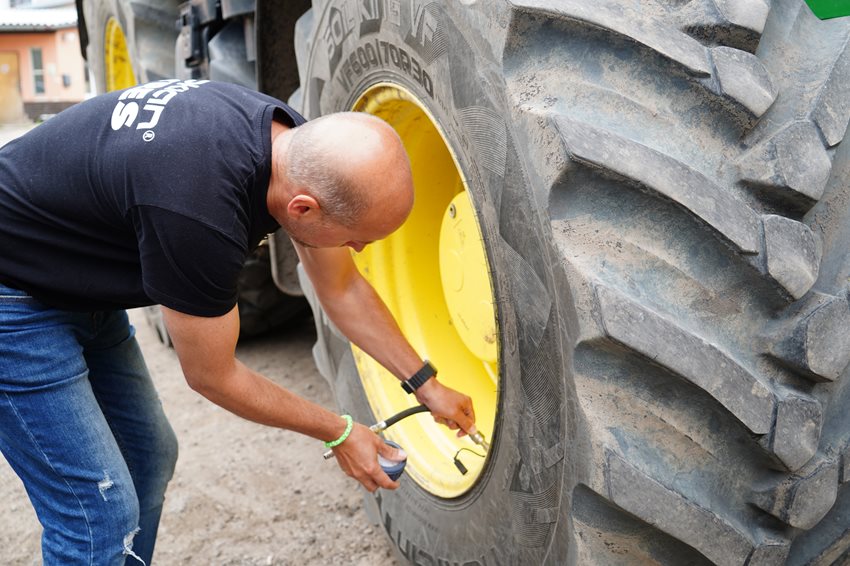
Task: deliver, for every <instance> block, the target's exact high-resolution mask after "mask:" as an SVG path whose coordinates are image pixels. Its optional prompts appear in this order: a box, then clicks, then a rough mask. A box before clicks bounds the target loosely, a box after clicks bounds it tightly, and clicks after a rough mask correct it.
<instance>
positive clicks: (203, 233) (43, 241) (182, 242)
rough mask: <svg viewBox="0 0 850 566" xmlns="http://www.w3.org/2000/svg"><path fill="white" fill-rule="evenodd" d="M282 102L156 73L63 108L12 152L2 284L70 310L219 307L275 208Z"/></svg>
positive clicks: (3, 206) (232, 292)
mask: <svg viewBox="0 0 850 566" xmlns="http://www.w3.org/2000/svg"><path fill="white" fill-rule="evenodd" d="M272 119H276V120H278V121H280V122H282V123H284V124H286V125H288V126H290V127H293V126H298V125H300V124H302V123H304V118H302V117H301V116H300V115H299V114H298V113H297V112H295V111H294V110H292V109H291V108H289V107H288V106H287V105H285V104H284V103H282V102H280V101H279V100H276V99H274V98H271V97H269V96H266V95H263V94H259V93H257V92H254V91H251V90H249V89H246V88H243V87H239V86H236V85H232V84H226V83H215V82H209V81H194V80H186V81H177V80H168V81H157V82H154V83H148V84H146V85H141V86H137V87H133V88H131V89H127V90H124V91H119V92H114V93H109V94H105V95H102V96H98V97H95V98H92V99H90V100H87V101H85V102H82V103H80V104H78V105H76V106H73V107H71V108H69V109H68V110H65V111H64V112H62V113H60V114H59V115H57V116H56V117H54V118H52V119H50V120H48V121H47V122H45V123H44V124H42V125H40V126H38V127H36V128H35V129H33V130H32V131H31V132H29V133H28V134H26V135H25V136H23V137H22V138H19V139H18V140H15V141H13V142H11V143H9V144H8V145H6V146H4V147H3V148H1V149H0V282H2V283H4V284H6V285H8V286H11V287H15V288H19V289H23V290H25V291H27V292H29V293H30V294H31V295H32V296H33V297H35V298H36V299H38V300H40V301H41V302H43V303H45V304H47V305H50V306H54V307H57V308H61V309H66V310H77V311H79V310H84V311H91V310H109V309H123V308H132V307H138V306H144V305H150V304H157V303H158V304H162V305H165V306H167V307H169V308H172V309H175V310H177V311H180V312H184V313H187V314H193V315H199V316H219V315H222V314H225V313H227V312H228V311H230V309H232V308H233V306H234V305H235V304H236V293H237V289H236V282H237V278H238V276H239V272H240V271H241V269H242V266H243V264H244V262H245V259H246V257H247V256H248V254H249V253H250V252H251V251H252V250H253V249H254V248H255V247H256V246H257V245H258V244H259V243H260V241H262V239H263V238H264V237H265V236H266V235H267V234H268V233H270V232H272V231H274V230H275V229H276V228H277V227H278V225H277V223H276V222H275V220H274V219H273V218H272V217H271V216H270V215H269V212H268V208H267V206H266V194H267V191H268V184H269V178H270V174H271V123H272Z"/></svg>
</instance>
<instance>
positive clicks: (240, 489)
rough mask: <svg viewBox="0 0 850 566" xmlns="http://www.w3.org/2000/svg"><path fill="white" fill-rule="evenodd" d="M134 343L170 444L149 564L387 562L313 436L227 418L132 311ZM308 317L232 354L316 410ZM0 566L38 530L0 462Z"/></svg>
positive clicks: (25, 548) (383, 542) (346, 484)
mask: <svg viewBox="0 0 850 566" xmlns="http://www.w3.org/2000/svg"><path fill="white" fill-rule="evenodd" d="M130 317H131V321H133V323H134V324H135V325H136V327H137V329H138V333H137V334H138V338H139V343H140V344H141V347H142V350H143V351H144V352H145V357H146V359H147V361H148V366H149V368H150V370H151V373H152V375H153V377H154V381H155V382H156V384H157V388H158V389H159V392H160V395H161V397H162V401H163V405H164V406H165V412H166V414H167V415H168V416H169V418H170V419H171V423H172V426H173V427H174V430H175V432H176V433H177V437H178V439H179V441H180V458H179V460H178V462H177V470H176V472H175V476H174V479H173V480H172V482H171V484H170V486H169V489H168V492H167V495H166V501H165V512H164V515H163V519H162V524H161V527H160V534H159V539H158V543H157V549H156V554H155V556H154V560H153V562H154V564H163V565H172V564H189V563H192V564H210V565H228V566H236V565H239V566H248V565H289V564H292V565H294V564H299V565H301V564H346V565H361V566H382V565H388V566H389V565H397V564H398V563H397V562H396V561H395V559H394V558H393V553H392V548H391V546H390V542H389V540H388V538H387V537H386V535H385V534H384V532H383V530H382V529H381V528H380V527H379V526H376V525H373V524H371V522H370V521H369V520H368V518H367V517H366V514H365V513H364V511H363V510H362V506H361V501H362V493H364V492H363V491H362V490H361V489H360V488H359V487H358V484H356V482H354V480H351V479H349V478H348V477H347V476H345V474H343V473H342V471H340V469H339V468H338V467H337V466H336V464H334V463H333V462H332V461H331V462H325V461H323V460H322V457H321V454H322V452H323V447H322V445H321V443H320V442H318V441H316V440H313V439H311V438H308V437H303V436H300V435H297V434H295V433H292V432H289V431H282V430H276V429H271V428H267V427H263V426H260V425H256V424H253V423H250V422H247V421H244V420H242V419H240V418H238V417H236V416H233V415H231V414H230V413H228V412H226V411H225V410H223V409H220V408H219V407H217V406H215V405H213V404H212V403H210V402H208V401H206V400H205V399H203V398H202V397H201V396H200V395H198V394H197V393H195V392H194V391H192V390H191V389H189V387H188V386H187V385H186V382H185V380H184V379H183V376H182V373H181V372H180V368H179V366H178V362H177V358H176V356H175V354H174V351H173V350H171V349H167V348H165V347H164V346H162V345H161V344H160V343H159V342H158V341H157V340H156V338H155V336H154V333H153V332H152V330H151V329H150V328H149V327H148V326H147V324H146V323H145V321H144V318H143V315H142V313H141V312H140V311H132V312H131V313H130ZM314 340H315V331H314V329H313V326H312V322H311V321H305V322H304V323H303V324H301V325H299V326H298V327H297V328H294V329H291V330H289V331H286V332H282V333H277V334H272V335H269V336H266V337H263V338H260V339H254V340H251V341H246V342H244V343H242V344H240V345H239V348H238V350H237V356H238V357H239V359H240V360H242V361H243V362H244V363H245V364H247V365H248V366H250V367H252V368H254V369H256V370H258V371H260V372H262V373H263V374H265V375H266V376H268V377H269V378H271V379H272V380H274V381H275V382H277V383H279V384H281V385H282V386H284V387H286V388H288V389H290V390H292V391H294V392H295V393H297V394H299V395H301V396H303V397H306V398H307V399H310V400H312V401H314V402H316V403H319V404H321V405H323V406H325V407H329V408H333V407H334V401H333V397H332V395H331V392H330V390H329V388H328V386H327V384H326V383H325V381H324V379H322V377H321V376H320V375H319V373H318V372H317V371H316V369H315V366H314V364H313V359H312V357H311V352H310V350H311V348H312V345H313V342H314ZM0 501H2V502H3V503H2V509H3V512H2V513H0V564H3V565H9V566H13V565H31V564H38V563H40V552H39V537H40V531H41V528H40V526H39V524H38V522H37V520H36V518H35V514H34V512H33V511H32V508H31V507H30V505H29V502H28V500H27V498H26V494H25V492H24V490H23V486H22V484H21V482H20V481H19V480H18V478H17V476H15V475H14V473H13V472H12V471H11V469H10V468H9V467H8V465H7V464H6V462H5V460H2V459H0Z"/></svg>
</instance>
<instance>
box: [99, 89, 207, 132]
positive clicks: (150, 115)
mask: <svg viewBox="0 0 850 566" xmlns="http://www.w3.org/2000/svg"><path fill="white" fill-rule="evenodd" d="M208 82H209V81H200V80H194V79H189V80H185V81H180V80H178V79H168V80H164V81H156V82H152V83H147V84H143V85H141V86H137V87H133V88H129V89H127V90H125V91H124V92H122V93H121V96H120V97H118V104H116V105H115V108H114V109H113V110H112V122H111V125H112V129H113V130H115V131H118V130H120V129H121V128H129V127H131V126H132V125H133V124H134V123H135V122H136V118H139V114H140V113H142V116H141V118H143V119H145V121H144V122H142V121H139V123H138V124H136V129H137V130H147V131H146V132H145V133H144V134H142V139H143V140H144V141H146V142H148V141H151V140H153V139H154V136H155V134H154V131H153V129H154V128H155V127H156V125H157V124H158V123H159V119H160V116H162V111H163V110H165V106H166V105H167V104H168V102H169V101H170V100H171V99H172V98H174V97H175V96H177V95H178V94H180V93H181V92H186V91H187V90H189V89H192V88H198V87H200V86H201V85H203V84H206V83H208ZM143 99H146V100H143ZM137 100H138V101H140V102H136V101H137ZM125 101H126V102H125ZM142 105H143V106H142Z"/></svg>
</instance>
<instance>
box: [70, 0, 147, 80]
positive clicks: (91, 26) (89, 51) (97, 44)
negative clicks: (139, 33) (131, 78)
mask: <svg viewBox="0 0 850 566" xmlns="http://www.w3.org/2000/svg"><path fill="white" fill-rule="evenodd" d="M83 9H84V14H85V19H86V27H87V28H88V36H89V44H88V47H87V48H86V59H87V61H88V65H89V69H91V73H92V76H93V77H94V80H95V89H96V91H97V92H98V93H104V92H106V60H105V57H106V24H107V22H109V19H110V18H115V19H116V20H117V22H118V24H119V25H120V26H121V29H122V30H123V32H124V35H125V37H126V40H127V51H128V53H129V54H130V62H131V63H132V65H133V73H134V74H135V75H136V76H137V77H138V76H139V75H138V69H137V68H136V61H137V57H136V53H135V45H134V42H133V41H131V37H130V35H129V34H130V29H129V27H128V22H127V18H126V17H125V15H124V10H123V8H122V4H121V2H119V1H118V0H86V1H85V2H83Z"/></svg>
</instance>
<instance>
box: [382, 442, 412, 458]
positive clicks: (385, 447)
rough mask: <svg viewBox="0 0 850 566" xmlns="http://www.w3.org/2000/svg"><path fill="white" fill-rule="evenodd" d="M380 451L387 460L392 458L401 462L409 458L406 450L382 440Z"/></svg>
mask: <svg viewBox="0 0 850 566" xmlns="http://www.w3.org/2000/svg"><path fill="white" fill-rule="evenodd" d="M378 453H380V454H381V456H383V457H384V458H386V459H387V460H391V461H393V462H401V461H402V460H405V459H406V458H407V453H405V451H404V450H401V449H399V448H394V447H392V446H390V445H389V444H387V443H386V442H381V444H380V446H379V447H378Z"/></svg>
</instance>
